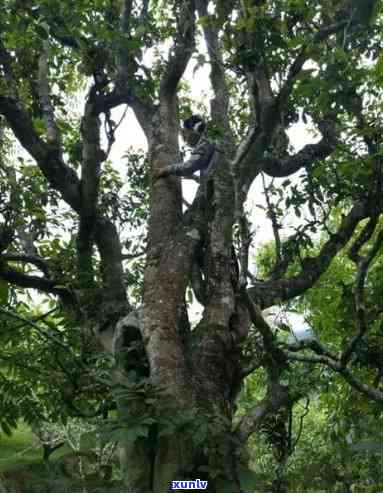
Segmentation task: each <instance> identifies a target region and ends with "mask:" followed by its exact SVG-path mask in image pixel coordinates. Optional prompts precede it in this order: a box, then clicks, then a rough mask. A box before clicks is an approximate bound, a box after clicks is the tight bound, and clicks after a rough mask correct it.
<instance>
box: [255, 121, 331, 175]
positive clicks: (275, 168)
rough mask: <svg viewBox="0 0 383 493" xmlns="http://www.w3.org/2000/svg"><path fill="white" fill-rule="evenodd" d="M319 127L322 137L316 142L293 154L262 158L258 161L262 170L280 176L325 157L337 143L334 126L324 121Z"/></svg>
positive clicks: (306, 166) (289, 173)
mask: <svg viewBox="0 0 383 493" xmlns="http://www.w3.org/2000/svg"><path fill="white" fill-rule="evenodd" d="M319 129H320V131H321V133H322V136H323V138H322V139H321V140H320V141H319V142H318V143H317V144H307V145H305V146H304V148H303V149H301V150H300V151H299V152H297V154H295V155H294V156H289V157H286V158H283V159H276V158H272V157H266V158H263V159H262V160H260V162H259V166H260V168H261V169H262V171H264V172H265V173H266V174H268V175H269V176H272V177H278V178H282V177H285V176H289V175H291V174H293V173H295V172H297V171H298V170H300V169H301V168H308V167H309V166H312V165H313V164H314V163H316V162H318V161H322V160H323V159H325V158H326V157H327V156H329V155H330V154H331V153H332V152H333V151H334V150H335V148H336V145H337V138H336V134H335V126H334V123H333V122H330V121H327V122H326V121H324V122H321V123H320V124H319Z"/></svg>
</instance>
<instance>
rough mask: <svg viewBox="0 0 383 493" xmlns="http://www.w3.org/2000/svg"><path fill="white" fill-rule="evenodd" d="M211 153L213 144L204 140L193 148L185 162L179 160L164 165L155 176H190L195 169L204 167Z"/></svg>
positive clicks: (208, 161)
mask: <svg viewBox="0 0 383 493" xmlns="http://www.w3.org/2000/svg"><path fill="white" fill-rule="evenodd" d="M213 153H214V145H213V144H210V142H207V141H205V142H203V143H202V144H200V145H198V146H197V147H196V148H195V149H193V151H192V153H191V156H190V158H189V159H188V160H187V161H186V162H183V161H180V162H177V163H174V164H171V165H170V166H165V167H164V168H162V169H160V170H158V172H157V173H156V178H160V177H164V176H168V175H176V176H191V175H192V174H193V173H195V172H196V171H198V170H201V169H205V168H206V167H207V166H208V165H209V163H210V161H211V158H212V156H213Z"/></svg>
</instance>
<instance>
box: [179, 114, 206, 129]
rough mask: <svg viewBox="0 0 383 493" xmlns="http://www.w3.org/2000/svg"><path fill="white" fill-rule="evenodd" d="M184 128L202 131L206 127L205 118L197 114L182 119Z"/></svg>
mask: <svg viewBox="0 0 383 493" xmlns="http://www.w3.org/2000/svg"><path fill="white" fill-rule="evenodd" d="M184 128H187V129H189V130H194V132H199V133H201V132H203V131H204V130H205V128H206V123H205V120H204V119H203V118H202V117H201V116H199V115H192V116H191V117H190V118H187V119H186V120H184Z"/></svg>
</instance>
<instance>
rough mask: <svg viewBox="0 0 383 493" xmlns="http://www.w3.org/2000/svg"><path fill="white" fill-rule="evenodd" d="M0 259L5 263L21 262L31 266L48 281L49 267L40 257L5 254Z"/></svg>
mask: <svg viewBox="0 0 383 493" xmlns="http://www.w3.org/2000/svg"><path fill="white" fill-rule="evenodd" d="M1 259H2V260H4V261H5V262H22V263H24V264H32V265H34V266H35V267H37V268H38V269H39V270H40V271H41V272H42V273H43V274H44V275H45V277H46V278H48V279H49V277H50V273H49V266H48V264H47V263H46V262H45V260H44V259H42V258H41V257H37V256H34V255H22V254H20V255H19V254H12V253H6V254H4V255H2V256H1Z"/></svg>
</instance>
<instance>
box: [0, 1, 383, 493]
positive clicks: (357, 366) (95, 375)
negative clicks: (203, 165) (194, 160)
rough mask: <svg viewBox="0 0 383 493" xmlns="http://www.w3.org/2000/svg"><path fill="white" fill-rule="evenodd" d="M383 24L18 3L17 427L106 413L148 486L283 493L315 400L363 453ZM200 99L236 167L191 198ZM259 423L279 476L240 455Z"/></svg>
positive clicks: (5, 134) (4, 210)
mask: <svg viewBox="0 0 383 493" xmlns="http://www.w3.org/2000/svg"><path fill="white" fill-rule="evenodd" d="M382 22H383V17H382V2H381V1H379V0H378V1H376V0H375V1H371V0H370V1H364V2H363V1H361V0H346V1H344V0H332V1H331V2H330V1H329V0H322V1H313V0H309V1H307V0H306V1H303V0H272V1H264V0H240V1H237V0H215V1H211V2H206V1H204V0H174V1H173V0H172V1H167V2H164V1H160V0H152V1H149V0H142V1H141V2H138V1H134V0H93V1H89V0H76V1H74V0H65V1H59V0H39V1H35V0H30V1H20V0H4V1H3V3H2V5H1V6H0V32H1V37H0V74H1V78H0V116H1V120H0V149H1V151H0V176H1V181H0V204H1V210H0V300H1V307H0V317H1V322H2V326H1V329H0V340H1V346H2V349H1V351H0V391H1V392H2V394H3V396H4V399H3V400H2V401H1V402H0V425H1V427H2V429H3V431H4V432H5V433H9V432H10V430H11V428H12V427H15V426H16V424H17V419H18V418H19V417H23V418H24V419H25V420H26V421H27V422H29V423H31V424H32V423H36V422H42V421H53V422H58V421H61V422H65V421H66V420H67V419H68V417H69V416H72V417H73V416H76V417H82V418H84V419H91V418H95V417H97V416H101V415H104V416H107V415H108V413H109V415H110V416H112V418H110V420H111V422H110V423H109V425H108V426H109V427H112V432H111V435H110V436H111V437H113V439H115V440H117V441H119V442H120V450H121V454H120V456H121V457H120V458H121V468H122V469H121V471H122V476H123V478H124V482H125V487H126V491H129V493H149V492H153V493H163V492H165V491H168V489H169V485H170V484H171V481H172V480H176V479H182V478H185V480H186V479H195V478H203V479H206V480H207V481H208V482H209V491H212V492H218V491H225V492H241V491H254V489H255V488H258V489H259V491H270V488H271V489H272V490H273V491H278V492H279V491H280V492H283V491H287V488H288V483H289V481H293V478H294V474H293V472H291V477H290V478H289V476H288V474H289V472H288V464H289V461H290V460H292V459H291V457H292V454H293V452H294V451H295V453H296V456H297V457H298V459H297V462H296V463H295V464H298V465H299V460H301V461H302V460H303V461H304V458H303V455H302V452H300V451H299V446H300V442H299V438H300V436H301V434H302V429H303V428H302V426H303V424H302V423H304V416H305V412H302V411H296V410H298V409H300V408H301V407H302V405H303V406H306V407H307V413H309V411H310V409H316V410H317V411H315V412H318V414H317V415H316V416H322V417H323V416H324V415H326V418H323V419H326V420H327V421H326V423H328V424H329V423H331V422H332V423H336V429H335V427H334V434H335V435H336V436H337V437H338V439H339V440H343V442H344V441H345V439H346V437H349V438H348V441H349V442H350V441H351V442H350V443H352V444H353V446H354V452H350V453H356V452H355V451H359V452H360V450H361V448H360V447H362V449H363V443H362V446H361V445H360V440H362V441H363V439H367V440H370V438H371V435H369V434H368V433H367V432H366V429H365V428H364V427H363V426H362V424H363V423H362V421H363V417H364V414H366V415H367V416H368V418H366V419H367V420H368V422H369V423H370V426H371V428H372V429H377V428H378V424H377V423H378V421H377V420H379V419H381V406H382V403H383V387H382V382H381V380H382V377H383V357H382V356H383V345H382V339H383V334H382V317H381V315H382V307H381V288H382V286H383V285H382V281H381V266H382V255H381V254H382V244H383V231H382V222H381V213H382V210H383V201H382V196H383V195H382V194H383V181H382V178H383V175H382V156H383V148H382V139H383V137H382V118H381V112H382V107H383V55H382V50H381V48H382V43H383V39H382V32H383V29H382ZM190 67H192V68H193V76H192V77H191V78H190V77H186V76H185V73H186V70H187V68H190ZM206 71H208V74H209V75H208V77H209V84H210V87H209V90H208V92H207V93H206V94H207V96H206V98H207V99H205V100H201V99H199V101H196V100H193V98H192V97H191V92H192V91H191V89H193V90H195V86H196V85H197V84H198V77H199V74H202V73H205V72H206ZM201 91H202V89H201ZM120 106H123V107H125V108H127V111H128V112H129V113H128V114H129V115H130V116H129V118H133V115H134V118H136V120H137V122H138V123H139V125H140V127H141V128H142V130H143V132H144V134H145V138H146V140H147V149H144V150H140V149H137V148H134V147H132V145H133V144H134V139H135V136H134V134H133V132H132V131H131V130H130V129H129V128H128V127H121V126H120V124H121V122H120V121H119V120H118V118H117V113H116V108H117V107H120ZM195 113H198V114H200V115H202V117H203V118H204V119H205V121H206V122H207V129H206V132H205V137H206V139H208V140H209V141H210V142H214V146H215V148H216V150H217V154H218V160H217V166H216V168H215V169H214V171H213V172H212V173H211V174H210V175H209V176H207V177H205V178H203V177H202V178H200V180H199V182H198V185H197V188H198V190H197V192H196V194H195V196H194V198H193V200H192V202H191V203H188V202H186V201H185V199H184V197H183V195H182V186H181V181H182V180H181V179H180V177H178V176H173V175H169V176H161V177H159V175H158V171H159V170H161V169H163V167H164V166H169V165H171V164H173V163H174V162H179V161H180V160H181V158H182V153H181V148H180V143H179V134H180V128H181V125H182V123H180V122H181V121H182V120H183V119H184V118H187V117H190V116H191V115H192V114H195ZM297 127H298V128H301V129H302V134H301V135H306V137H305V138H304V139H302V140H303V142H299V143H298V142H296V141H293V139H292V137H291V136H292V132H293V131H294V129H296V128H297ZM119 128H126V130H124V131H125V132H126V135H123V136H122V135H121V134H119V133H118V129H119ZM303 129H305V130H306V133H305V132H304V131H303ZM308 131H311V133H312V138H311V140H307V135H309V133H308ZM116 139H120V141H123V143H124V145H126V152H125V154H124V156H123V157H122V158H121V161H122V162H118V163H117V162H116V161H115V160H113V161H112V160H111V159H110V152H111V150H112V149H113V146H115V145H116ZM254 190H261V192H254ZM254 193H259V195H260V196H259V197H254ZM251 203H255V204H256V206H255V207H253V208H252V207H251ZM261 217H264V218H267V219H268V220H269V221H270V225H271V229H272V232H273V240H272V241H271V242H269V243H268V244H267V245H262V243H261V242H260V241H259V240H258V237H257V235H258V236H259V235H260V231H259V229H258V231H257V228H258V222H259V221H260V218H261ZM196 301H198V302H199V303H200V305H201V306H202V316H201V319H200V320H197V321H195V320H193V309H192V306H193V303H194V302H196ZM270 307H274V309H276V308H275V307H277V309H278V312H284V311H285V312H293V311H295V312H298V313H300V314H301V315H302V317H303V316H304V317H305V320H306V322H305V323H306V324H308V325H309V326H310V333H311V336H310V337H308V338H307V337H306V338H305V339H301V340H300V339H299V338H298V339H294V338H291V337H289V336H288V333H289V331H291V332H292V333H294V332H296V330H295V329H296V327H289V325H290V326H291V325H294V324H293V322H292V320H293V319H292V318H290V319H289V318H288V317H287V319H286V320H284V321H283V322H277V323H275V324H272V323H271V322H270V319H269V318H268V317H267V316H265V312H264V310H265V309H268V308H270ZM310 406H311V408H310ZM318 409H319V411H318ZM350 409H352V411H355V415H354V414H353V412H351V411H350ZM307 413H306V414H307ZM299 416H303V417H302V419H300V417H299ZM308 419H311V420H312V419H313V418H312V415H309V418H308ZM331 420H332V421H331ZM108 426H106V427H108ZM299 429H300V430H301V431H299ZM115 430H118V433H117V434H115V433H114V432H115ZM292 430H295V431H292ZM318 433H319V432H318ZM350 433H351V434H350ZM294 436H295V438H294ZM324 436H325V434H323V435H322V436H321V438H318V440H321V439H323V440H324V438H323V437H324ZM257 437H264V439H265V440H266V442H265V443H267V444H268V446H270V447H271V449H272V450H273V461H274V462H275V470H273V471H269V474H268V476H267V475H266V477H265V478H264V481H263V482H262V481H260V480H259V477H260V473H259V474H258V475H257V474H255V480H254V475H253V474H252V472H251V466H252V467H253V468H254V467H255V470H257V465H256V461H255V460H253V459H252V458H251V455H250V456H249V457H245V454H244V453H243V451H244V449H245V448H246V445H248V444H249V443H250V444H251V443H253V442H252V440H256V439H257ZM329 439H331V437H330V438H329ZM358 440H359V442H358V443H359V449H358V444H357V446H356V448H355V441H358ZM343 442H342V443H343ZM301 443H302V444H303V445H302V447H303V448H302V450H305V447H309V445H308V443H309V438H308V435H307V434H306V435H303V439H302V442H301ZM350 443H349V445H350ZM265 446H266V445H265ZM254 447H255V448H254ZM257 447H258V448H257ZM345 447H346V448H347V446H346V445H345ZM351 448H352V447H351ZM250 450H253V451H256V453H258V454H260V456H262V454H266V451H265V449H263V448H262V445H261V442H259V443H257V442H256V443H255V445H254V443H253V445H250ZM344 450H345V449H342V451H340V448H339V449H336V452H337V454H338V458H339V460H340V462H341V461H342V460H346V459H345V457H348V456H347V453H348V452H347V453H346V452H345V454H346V455H342V453H343V452H344ZM299 454H301V455H299ZM318 455H319V454H318ZM260 460H261V459H260ZM323 460H324V459H323ZM379 460H380V459H379V458H378V459H377V461H378V462H379ZM254 463H255V465H254ZM380 463H381V461H380V462H379V464H380ZM375 465H376V464H375ZM294 467H295V466H294ZM299 467H301V469H299ZM299 467H298V466H296V468H297V469H296V470H298V471H300V470H302V471H303V470H304V465H302V466H299ZM364 467H365V474H366V476H368V475H369V474H370V476H371V477H373V478H374V481H378V480H379V475H378V474H376V475H374V474H375V473H374V474H372V472H371V471H372V467H373V466H372V465H371V464H370V462H369V461H366V462H365V463H364ZM291 471H292V470H291ZM354 472H355V471H351V473H350V474H349V475H348V473H344V477H345V478H346V476H347V478H346V479H345V484H346V483H347V485H348V486H347V487H351V485H352V484H356V483H357V478H356V475H355V474H354ZM339 474H340V476H341V477H343V476H342V474H343V472H342V471H341V472H339V470H337V471H335V472H334V477H335V478H336V479H335V481H342V479H339ZM362 479H363V480H364V476H363V478H362ZM294 481H297V480H296V479H295V480H294ZM295 484H297V483H295ZM327 487H328V486H324V490H326V488H327ZM262 488H263V489H262ZM299 488H301V486H295V490H292V491H306V490H304V489H299ZM303 488H304V486H303ZM257 491H258V490H257ZM334 491H335V490H334ZM339 491H341V490H340V489H339ZM342 491H346V490H342ZM347 491H349V490H347Z"/></svg>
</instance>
